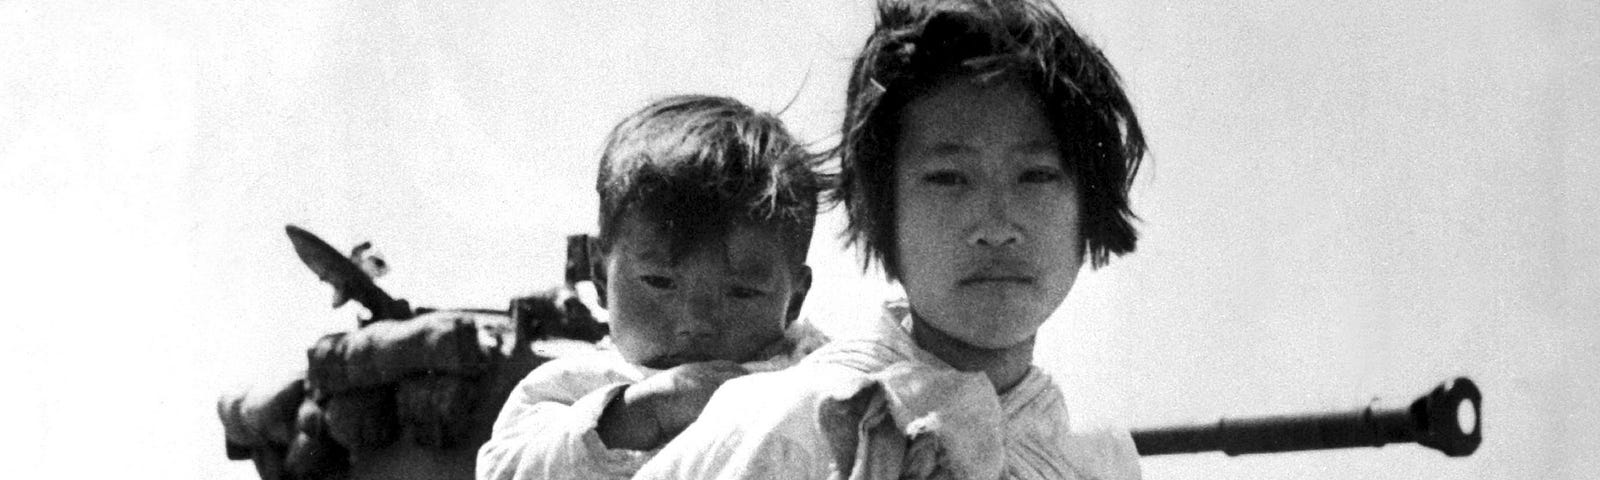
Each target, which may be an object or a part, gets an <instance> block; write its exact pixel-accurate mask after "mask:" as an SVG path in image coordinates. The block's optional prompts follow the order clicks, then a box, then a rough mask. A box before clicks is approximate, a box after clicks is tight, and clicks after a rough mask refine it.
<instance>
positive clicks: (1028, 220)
mask: <svg viewBox="0 0 1600 480" xmlns="http://www.w3.org/2000/svg"><path fill="white" fill-rule="evenodd" d="M895 162H896V163H895V172H896V173H895V182H896V189H895V192H896V193H895V202H896V217H897V218H896V219H895V228H896V229H897V230H896V233H897V236H896V238H897V239H898V240H897V242H898V243H897V245H896V246H897V252H898V257H897V260H898V265H899V268H900V273H901V275H900V277H901V278H900V280H901V282H902V283H903V284H904V285H905V288H906V293H907V296H908V299H909V300H910V303H911V308H912V310H913V311H914V312H916V313H917V316H918V317H920V318H921V319H922V320H923V321H925V322H927V323H929V324H931V325H932V326H934V327H935V328H938V329H939V330H940V331H942V332H944V333H946V334H949V335H952V336H954V337H956V338H958V339H960V340H962V341H964V342H967V343H969V344H972V345H974V346H978V347H983V348H1002V347H1009V346H1012V345H1016V344H1018V343H1020V342H1022V341H1024V340H1027V339H1029V338H1031V337H1033V335H1034V334H1035V333H1036V332H1037V331H1038V329H1039V326H1040V325H1042V324H1043V323H1044V321H1045V319H1046V318H1049V316H1050V314H1051V313H1053V312H1054V311H1055V309H1056V307H1057V306H1059V305H1060V304H1061V301H1062V300H1064V299H1065V298H1066V296H1067V292H1068V291H1069V290H1071V289H1072V283H1073V281H1074V280H1075V279H1076V277H1077V273H1078V269H1079V267H1080V266H1081V265H1082V264H1083V255H1082V250H1081V243H1080V239H1079V233H1078V202H1077V199H1078V193H1077V187H1076V186H1075V184H1074V182H1073V180H1072V178H1071V177H1069V176H1068V175H1067V173H1066V172H1065V171H1064V170H1063V169H1062V163H1061V152H1060V148H1059V142H1058V141H1057V139H1056V137H1055V135H1054V134H1053V133H1052V129H1051V126H1050V122H1049V120H1048V118H1047V117H1046V116H1045V113H1044V111H1043V110H1042V108H1041V107H1040V103H1039V98H1038V96H1037V95H1036V94H1035V93H1033V92H1032V91H1030V90H1028V89H1027V88H1025V87H1023V86H1021V85H1020V84H1017V83H1015V82H1004V83H999V84H991V85H987V86H985V85H978V84H975V83H973V82H969V81H965V80H954V81H946V83H945V84H944V85H942V86H940V87H938V88H936V89H934V90H932V91H931V92H929V93H928V94H926V95H923V96H921V97H919V98H917V99H915V100H913V101H912V102H911V103H910V104H908V105H907V106H906V108H905V110H904V111H903V112H902V115H901V117H900V138H899V141H898V142H897V144H896V146H895Z"/></svg>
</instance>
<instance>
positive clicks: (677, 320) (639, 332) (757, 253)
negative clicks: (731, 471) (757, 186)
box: [597, 212, 811, 369]
mask: <svg viewBox="0 0 1600 480" xmlns="http://www.w3.org/2000/svg"><path fill="white" fill-rule="evenodd" d="M667 241H668V237H667V236H666V235H664V234H663V232H661V231H660V229H659V227H657V226H656V225H653V224H651V223H650V222H646V221H642V220H641V219H640V218H639V217H638V215H637V214H636V213H635V212H628V213H626V214H624V215H623V218H622V221H621V224H620V225H619V228H618V229H617V238H616V239H615V241H614V242H613V243H612V246H611V251H610V252H609V253H608V254H606V255H605V256H604V257H603V258H602V259H601V261H602V262H603V263H602V265H601V269H602V270H603V271H602V272H601V273H602V274H603V277H602V278H600V279H599V282H597V284H599V285H601V286H602V287H604V289H605V292H604V293H603V295H604V296H605V297H606V300H607V304H608V305H607V308H608V310H609V311H610V314H611V335H612V342H614V343H615V344H616V345H617V349H618V350H620V351H621V353H622V356H623V357H624V358H626V359H627V360H628V361H629V362H631V363H634V364H639V365H644V366H647V367H651V368H657V369H665V368H671V367H675V366H678V365H680V364H684V363H689V362H699V361H707V360H715V359H722V360H731V361H735V362H745V361H750V360H755V358H752V357H754V356H755V355H756V354H757V353H758V352H759V351H760V350H761V349H762V348H763V347H766V346H768V345H770V344H772V343H773V342H775V341H777V340H779V339H781V338H783V331H784V327H785V325H787V324H788V322H789V321H791V320H793V318H794V316H796V315H797V314H798V312H799V305H800V303H801V302H802V301H803V300H804V299H805V294H806V291H807V290H808V289H809V288H810V284H811V278H810V270H809V269H808V268H806V267H804V266H799V267H794V268H791V267H790V266H789V262H788V261H787V256H786V255H785V252H786V250H787V248H786V243H785V242H784V241H783V237H782V235H781V233H779V232H778V231H777V230H776V229H772V228H762V227H759V226H751V225H744V224H737V223H736V224H735V225H734V226H733V227H732V228H731V229H730V230H729V233H728V235H727V237H726V238H723V239H721V240H720V241H718V242H713V243H711V244H707V245H700V246H697V247H696V248H695V249H694V250H693V251H692V252H690V253H689V254H688V255H685V256H683V257H682V258H680V259H678V262H677V263H673V262H672V261H671V257H670V256H669V255H668V250H667Z"/></svg>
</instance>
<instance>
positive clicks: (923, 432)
mask: <svg viewBox="0 0 1600 480" xmlns="http://www.w3.org/2000/svg"><path fill="white" fill-rule="evenodd" d="M886 310H887V313H886V314H885V315H884V316H883V319H882V320H880V321H879V322H877V325H876V328H874V330H873V331H872V334H871V335H870V336H869V337H868V338H866V339H862V340H847V341H837V342H834V343H832V344H829V345H827V346H824V347H823V348H821V349H819V350H818V351H817V352H815V353H814V354H812V355H811V356H810V357H808V358H807V359H806V360H805V361H804V362H802V363H801V365H798V366H796V367H794V368H790V369H787V370H784V371H781V372H773V373H768V374H759V375H749V376H745V377H740V378H737V379H734V380H730V381H729V382H728V383H725V384H723V386H722V388H720V389H718V390H717V392H716V394H715V395H714V396H713V397H712V399H711V402H710V404H708V405H707V406H706V408H705V410H704V411H703V412H702V414H701V416H700V418H699V419H698V420H696V421H695V423H694V424H692V425H690V426H689V428H688V429H687V430H685V431H684V432H683V433H681V434H679V435H678V437H677V438H675V439H674V440H673V441H672V442H670V443H668V444H667V445H666V446H665V447H664V448H663V449H662V450H661V451H660V452H659V453H658V454H657V455H656V456H655V458H654V459H652V460H651V461H649V462H647V463H646V464H645V465H644V466H643V467H641V469H640V471H639V473H638V475H637V476H636V477H635V478H648V479H658V478H661V479H665V478H672V479H691V478H698V479H744V478H751V479H754V478H776V479H819V480H820V479H873V478H889V479H896V478H926V477H927V476H928V475H929V474H930V473H931V472H932V471H933V470H934V469H935V467H937V468H940V469H943V471H944V473H945V474H949V475H950V476H951V478H979V479H992V478H1007V479H1012V478H1015V479H1094V480H1120V479H1137V478H1139V476H1140V472H1139V464H1138V459H1139V458H1138V453H1137V451H1136V450H1135V449H1134V446H1133V439H1132V437H1130V436H1129V435H1128V433H1127V431H1125V430H1122V431H1099V432H1092V433H1074V432H1071V431H1069V430H1068V423H1067V410H1066V405H1065V400H1064V399H1063V398H1062V395H1061V391H1060V390H1059V389H1058V388H1057V387H1056V385H1055V384H1054V382H1052V381H1051V380H1050V378H1049V376H1048V375H1046V374H1045V373H1043V372H1041V371H1039V369H1038V368H1030V369H1029V370H1028V373H1027V375H1026V376H1025V377H1024V378H1023V379H1022V381H1021V382H1020V383H1019V384H1018V385H1017V386H1015V387H1013V388H1011V389H1010V390H1008V391H1006V392H1005V393H1004V394H1001V395H996V394H995V392H994V387H993V386H992V384H991V383H990V382H989V380H988V378H987V377H986V376H985V375H983V374H982V373H978V372H960V371H957V370H954V369H952V368H951V367H949V366H948V365H946V364H945V363H943V362H942V361H940V360H939V359H938V358H936V357H934V356H933V355H932V354H930V353H928V352H926V351H923V350H922V349H920V348H918V347H916V345H915V344H914V343H913V342H912V340H911V337H910V334H909V333H908V331H907V330H906V325H909V323H907V322H906V319H907V316H906V315H907V314H906V310H905V309H904V308H889V309H886Z"/></svg>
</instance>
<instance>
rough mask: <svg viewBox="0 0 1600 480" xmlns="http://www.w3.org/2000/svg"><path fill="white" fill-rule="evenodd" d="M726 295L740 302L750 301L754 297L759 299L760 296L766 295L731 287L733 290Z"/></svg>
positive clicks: (751, 289)
mask: <svg viewBox="0 0 1600 480" xmlns="http://www.w3.org/2000/svg"><path fill="white" fill-rule="evenodd" d="M728 295H730V296H732V297H733V298H737V299H740V300H748V299H751V298H756V297H759V296H762V295H766V292H763V291H760V290H756V289H754V288H745V287H733V289H731V290H729V291H728Z"/></svg>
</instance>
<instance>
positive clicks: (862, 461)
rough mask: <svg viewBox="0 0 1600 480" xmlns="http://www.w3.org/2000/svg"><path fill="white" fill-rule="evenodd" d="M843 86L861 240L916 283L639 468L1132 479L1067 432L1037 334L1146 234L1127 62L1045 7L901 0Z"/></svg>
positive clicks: (883, 14)
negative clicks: (1137, 202) (867, 324)
mask: <svg viewBox="0 0 1600 480" xmlns="http://www.w3.org/2000/svg"><path fill="white" fill-rule="evenodd" d="M878 15H879V16H878V23H877V26H876V27H875V29H874V31H873V33H872V35H871V37H870V38H868V40H867V42H866V45H865V47H864V49H863V50H862V52H861V54H860V55H859V56H858V57H857V58H856V61H855V66H854V72H853V76H852V78H851V80H850V84H849V90H848V92H847V95H848V96H847V99H846V117H845V121H844V128H843V137H842V142H843V143H842V145H841V146H840V158H841V182H842V186H841V189H840V190H839V195H838V197H839V198H841V199H842V200H843V202H844V204H845V206H846V208H847V211H848V214H849V225H848V232H847V234H848V236H849V238H850V240H851V241H852V243H854V244H856V245H859V246H861V247H863V249H864V250H865V251H866V253H867V254H868V255H869V258H871V259H875V260H877V261H879V262H881V263H882V265H883V266H884V270H885V271H886V272H887V273H888V275H889V277H890V278H891V279H893V280H897V281H898V282H899V283H900V284H901V285H902V286H903V287H904V288H905V291H906V295H907V298H906V302H905V303H904V304H901V305H896V306H893V307H891V308H888V309H886V312H885V313H883V315H881V317H880V320H878V321H877V323H876V330H875V331H874V332H873V334H872V335H870V336H868V337H867V338H864V339H859V340H841V341H837V342H835V343H832V344H829V345H827V346H824V347H823V348H822V349H820V350H818V351H817V352H815V353H813V354H812V355H811V356H810V357H808V358H807V359H806V360H805V361H803V362H802V363H801V364H800V365H798V366H795V367H794V368H790V369H787V370H784V371H780V372H772V373H766V374H757V375H750V376H745V377H742V378H737V379H733V380H731V381H729V382H728V383H726V384H725V385H723V387H722V389H721V390H718V391H717V392H716V394H715V396H713V397H712V399H711V402H710V403H709V404H708V405H707V406H706V407H705V409H704V413H703V415H702V416H701V418H700V420H699V421H698V422H696V423H694V424H693V425H691V426H690V427H689V429H688V430H685V431H684V432H683V433H682V434H681V435H679V436H678V437H677V438H676V439H675V440H673V441H672V443H670V444H668V445H667V446H666V447H665V448H663V449H662V451H661V452H660V453H659V454H658V455H657V456H656V457H655V459H654V460H652V461H651V462H650V463H648V464H646V465H645V466H644V467H642V469H641V470H640V472H639V475H638V476H637V477H636V478H796V479H824V478H841V479H842V478H890V479H895V478H961V479H994V478H1052V479H1055V478H1097V479H1098V478H1136V477H1138V476H1139V468H1138V463H1137V462H1138V456H1137V453H1136V451H1135V450H1134V448H1133V443H1132V439H1131V438H1130V437H1129V436H1128V435H1127V433H1126V432H1116V433H1104V432H1102V433H1096V434H1083V433H1076V432H1072V431H1070V430H1069V429H1068V424H1067V411H1066V407H1065V405H1064V400H1063V397H1062V394H1061V391H1060V390H1059V389H1058V388H1057V387H1056V386H1055V385H1054V384H1053V383H1052V382H1051V380H1050V379H1049V377H1048V376H1046V375H1045V374H1044V373H1043V372H1040V371H1039V369H1038V368H1036V367H1034V366H1033V365H1032V362H1033V349H1034V345H1035V341H1036V339H1035V337H1036V335H1037V334H1038V331H1039V327H1040V326H1041V325H1042V324H1043V323H1044V322H1045V320H1046V319H1048V318H1050V316H1051V315H1052V314H1053V312H1055V311H1056V309H1057V307H1058V306H1060V305H1061V303H1062V301H1063V300H1064V299H1065V298H1066V296H1067V293H1068V291H1070V290H1071V289H1072V285H1073V283H1074V280H1075V278H1076V276H1077V275H1078V271H1079V270H1080V267H1081V266H1082V265H1083V263H1084V260H1085V259H1086V258H1087V259H1089V260H1090V262H1091V263H1092V264H1093V265H1095V266H1099V265H1102V264H1104V263H1106V261H1107V260H1108V259H1109V257H1110V256H1111V255H1112V254H1118V255H1120V254H1123V253H1126V252H1130V251H1132V250H1133V248H1134V243H1135V239H1136V234H1135V232H1134V229H1133V227H1132V225H1131V224H1130V223H1129V220H1130V218H1131V217H1132V213H1131V211H1130V209H1129V207H1128V196H1127V194H1128V187H1129V185H1130V184H1131V182H1132V181H1133V177H1134V174H1135V172H1137V170H1138V165H1139V162H1140V159H1141V158H1142V156H1143V154H1144V148H1145V147H1144V140H1143V134H1142V133H1141V131H1140V129H1139V125H1138V122H1137V120H1136V118H1135V116H1134V113H1133V109H1132V107H1131V106H1130V104H1129V102H1128V99H1127V97H1126V95H1125V94H1124V93H1123V91H1122V88H1121V86H1120V85H1119V80H1118V78H1117V75H1116V73H1115V72H1114V70H1113V69H1112V67H1111V65H1110V63H1109V62H1108V61H1107V60H1106V59H1105V57H1104V56H1103V55H1102V54H1101V53H1100V51H1099V50H1098V49H1096V48H1095V47H1093V46H1092V45H1090V44H1089V43H1088V42H1087V41H1086V40H1084V39H1083V38H1082V37H1080V36H1079V35H1078V33H1077V32H1075V31H1074V30H1073V29H1072V28H1071V27H1070V26H1069V25H1068V24H1067V22H1066V20H1065V19H1064V17H1063V15H1062V14H1061V12H1060V11H1059V10H1057V9H1056V8H1055V7H1053V6H1052V5H1050V4H1049V3H1048V0H953V1H926V0H923V1H917V0H885V1H883V2H880V4H879V13H878Z"/></svg>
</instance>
